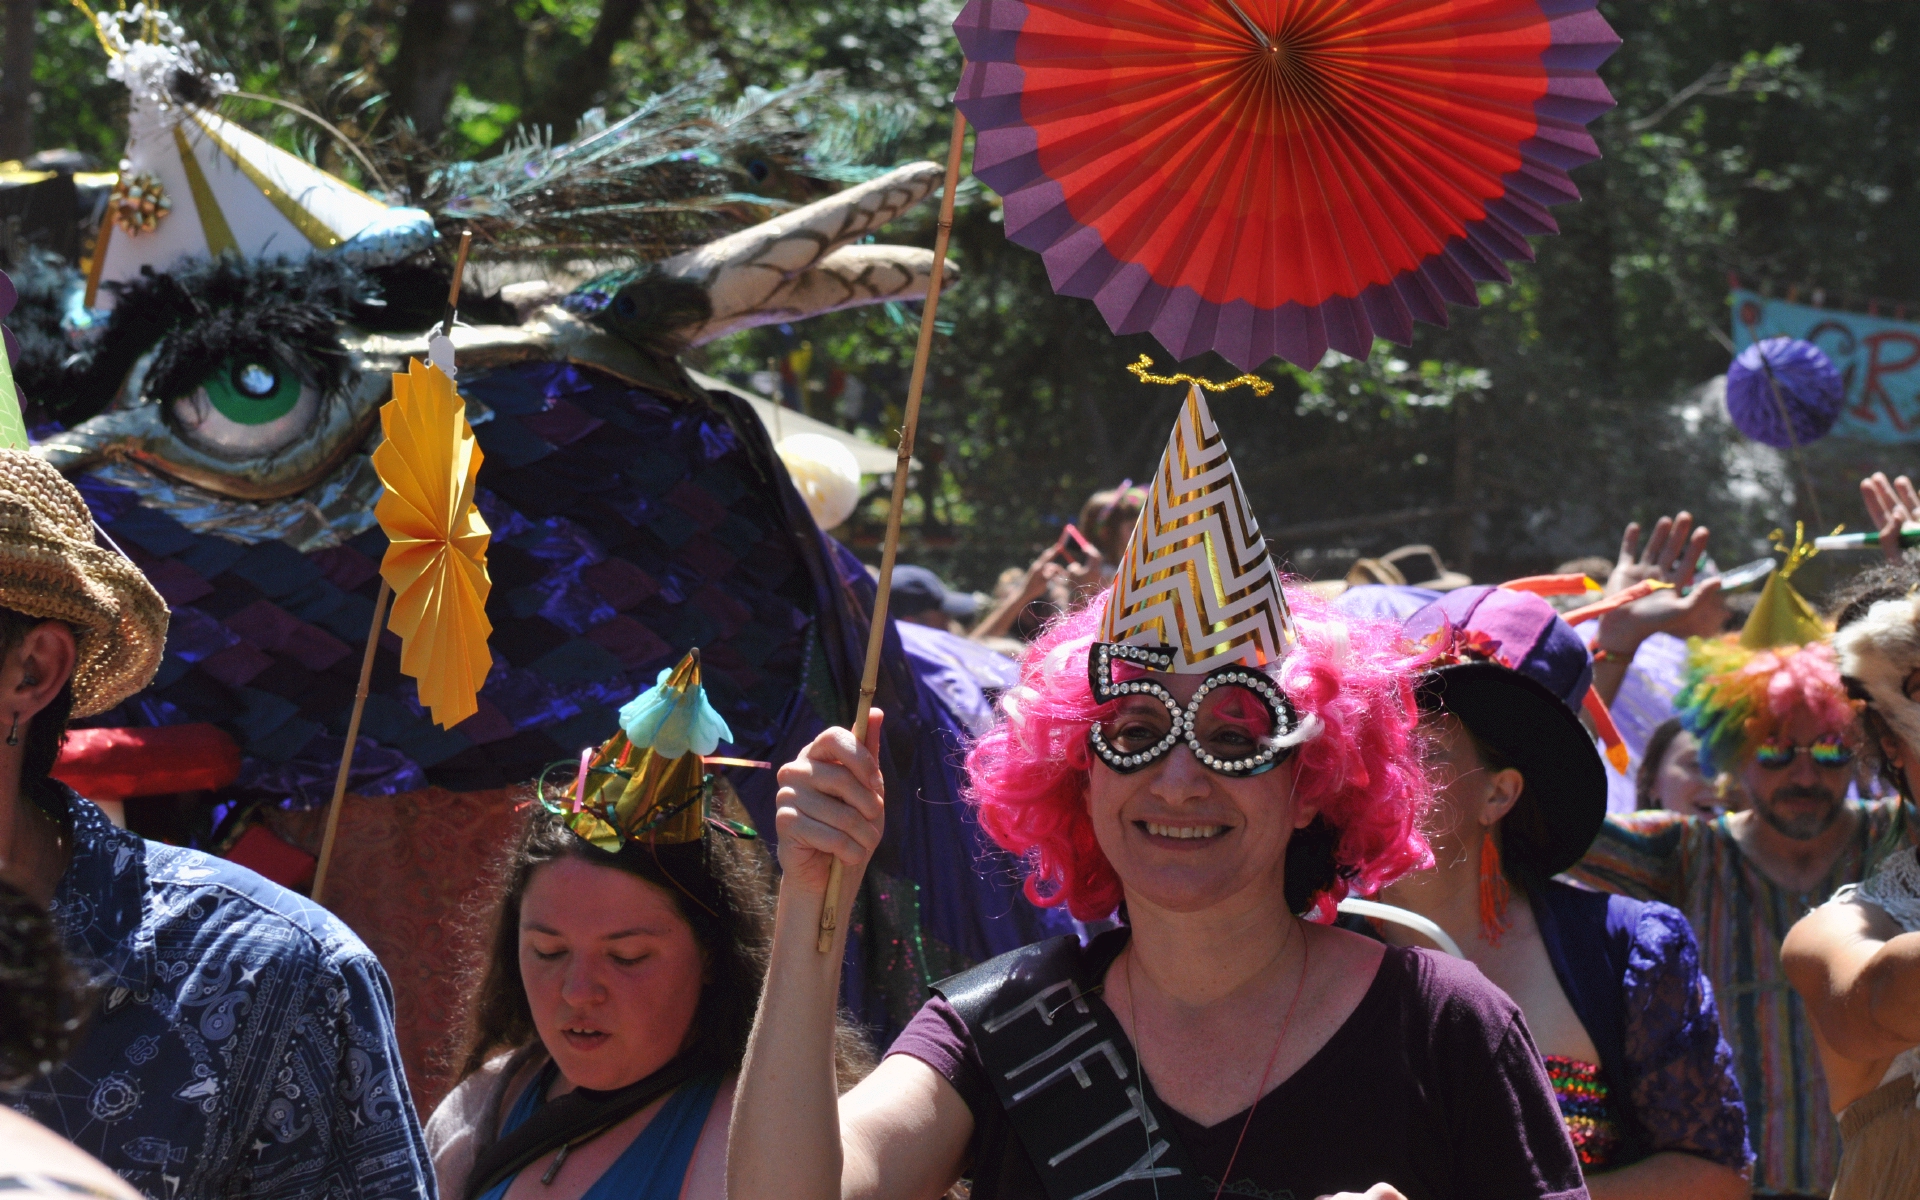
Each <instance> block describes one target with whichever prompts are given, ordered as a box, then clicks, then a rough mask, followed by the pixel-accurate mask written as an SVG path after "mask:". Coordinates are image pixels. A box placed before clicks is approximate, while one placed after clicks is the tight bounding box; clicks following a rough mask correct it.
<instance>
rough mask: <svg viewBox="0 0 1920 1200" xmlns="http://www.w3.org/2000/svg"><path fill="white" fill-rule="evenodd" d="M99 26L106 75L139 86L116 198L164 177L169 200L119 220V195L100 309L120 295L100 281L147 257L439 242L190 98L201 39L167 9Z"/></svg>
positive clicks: (391, 258) (97, 257)
mask: <svg viewBox="0 0 1920 1200" xmlns="http://www.w3.org/2000/svg"><path fill="white" fill-rule="evenodd" d="M129 18H137V19H129ZM94 24H95V27H96V28H97V29H98V30H99V33H100V41H101V44H102V45H103V46H104V47H105V48H106V50H107V53H108V54H109V55H110V56H111V58H112V62H111V63H110V64H109V65H108V67H107V74H108V75H109V76H110V77H112V78H114V79H116V80H118V81H120V82H121V83H124V84H126V86H127V89H128V91H130V92H131V93H132V103H131V106H130V113H129V120H128V124H129V126H130V127H131V128H130V130H129V134H130V136H129V139H128V143H127V150H126V155H125V159H124V161H122V163H121V165H120V178H121V185H120V190H119V191H118V192H116V200H118V199H119V197H120V195H121V194H122V193H124V192H125V191H126V190H127V189H128V188H129V187H135V186H137V187H139V188H140V189H141V190H142V191H143V192H144V193H146V194H147V197H148V198H149V199H151V198H152V195H153V193H154V192H155V190H156V185H157V191H158V194H159V195H160V196H163V197H164V201H163V203H164V205H165V207H164V209H162V210H160V211H159V212H158V213H157V214H156V213H153V211H152V209H153V206H152V205H151V204H150V205H149V206H148V207H149V219H148V220H146V221H144V222H140V221H134V222H130V221H125V220H120V219H117V218H116V213H115V211H113V209H114V206H113V205H109V212H108V215H107V219H106V220H105V221H104V222H102V224H101V227H100V233H99V240H98V241H97V242H96V243H95V247H94V255H93V270H92V272H91V274H90V276H89V278H88V288H87V291H88V295H87V303H88V305H89V306H90V307H91V306H93V305H95V304H102V305H110V304H111V297H112V292H111V291H101V290H100V287H99V285H100V284H102V283H113V282H121V281H126V280H131V279H134V278H137V277H138V276H139V274H140V270H141V268H142V267H152V268H153V269H154V270H155V271H166V270H169V269H171V268H173V267H175V266H177V265H178V264H180V263H181V262H184V261H186V260H188V259H193V258H205V257H215V256H218V255H221V254H238V255H240V256H241V257H244V258H259V257H285V258H292V259H301V258H306V257H308V256H309V255H312V254H336V255H339V256H341V257H343V258H345V259H346V260H347V261H349V262H352V263H354V264H355V265H360V266H379V265H382V264H385V263H390V262H397V261H399V260H400V259H403V258H406V257H409V256H411V255H413V254H418V253H420V252H421V251H423V250H426V249H428V248H429V247H431V246H432V244H433V239H434V232H433V221H432V218H431V217H429V216H428V215H427V214H426V213H425V212H423V211H421V210H420V209H417V208H400V207H394V206H390V205H387V204H384V203H382V202H381V201H379V200H376V199H374V198H373V197H372V196H369V195H367V194H366V193H365V192H363V191H361V190H360V189H358V188H356V187H354V186H353V185H351V184H349V183H347V182H346V181H344V180H341V179H337V178H335V177H334V176H332V175H329V174H327V173H326V172H325V171H322V170H320V169H319V168H318V167H315V166H314V165H313V164H311V163H309V162H306V161H305V160H303V159H300V158H298V157H296V156H294V155H292V154H289V153H287V152H286V151H285V150H282V149H280V148H279V147H277V146H275V145H273V144H272V143H270V142H267V141H266V140H265V139H263V138H260V137H258V136H256V135H255V134H253V133H250V132H248V131H247V130H246V129H244V128H242V127H241V126H239V125H237V124H235V123H234V122H232V121H229V120H227V119H226V118H225V117H222V116H220V115H219V114H218V113H216V112H213V111H212V110H211V109H209V108H206V107H203V106H201V105H200V104H196V103H191V102H188V101H184V100H182V99H180V98H179V97H178V96H177V95H176V94H175V93H176V91H177V90H178V89H177V86H176V80H177V79H179V78H180V77H181V75H182V73H185V74H187V75H191V74H193V73H194V72H195V70H196V68H195V65H194V62H193V57H194V52H195V51H196V50H197V47H196V46H195V45H194V43H192V42H189V41H187V40H186V38H185V35H184V33H183V32H182V31H181V29H180V27H179V26H178V25H177V24H175V23H174V22H173V20H172V19H171V18H169V17H168V16H167V15H166V14H165V13H161V12H156V11H153V10H150V9H146V8H145V7H144V6H143V7H140V8H136V9H133V10H131V11H129V12H120V13H109V12H102V13H100V14H98V15H97V16H95V17H94ZM129 31H132V32H133V33H134V34H135V35H137V36H129ZM201 78H202V79H203V80H205V79H206V77H205V76H201ZM207 82H208V83H210V85H211V90H212V92H213V93H214V94H215V95H218V94H221V93H223V92H227V91H231V90H232V89H233V85H232V82H231V80H228V79H224V78H219V77H216V78H213V79H211V80H208V81H207ZM156 217H157V219H155V218H156ZM143 226H144V227H143ZM96 295H97V297H98V298H97V299H96Z"/></svg>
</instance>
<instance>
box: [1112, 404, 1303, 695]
mask: <svg viewBox="0 0 1920 1200" xmlns="http://www.w3.org/2000/svg"><path fill="white" fill-rule="evenodd" d="M1101 640H1102V641H1107V642H1119V643H1123V644H1126V645H1132V646H1169V647H1171V648H1172V650H1173V666H1172V668H1171V669H1172V670H1173V671H1174V672H1175V673H1177V674H1189V675H1190V674H1205V673H1207V672H1209V671H1216V670H1219V669H1220V668H1221V667H1225V666H1230V665H1232V664H1234V663H1240V664H1244V665H1246V666H1250V667H1264V666H1266V665H1268V664H1269V663H1272V662H1274V661H1276V660H1278V659H1279V658H1280V657H1281V656H1282V655H1284V654H1285V653H1286V652H1287V649H1288V647H1289V646H1291V645H1292V643H1293V616H1292V614H1291V613H1289V612H1288V611H1287V601H1286V597H1285V596H1284V595H1283V594H1282V593H1281V591H1280V577H1279V573H1278V572H1277V571H1276V570H1275V568H1274V565H1273V559H1272V558H1271V557H1270V556H1269V555H1268V554H1267V543H1266V542H1265V541H1264V540H1263V539H1262V538H1261V537H1260V526H1259V523H1258V522H1256V521H1255V520H1254V519H1253V510H1252V509H1251V508H1250V507H1249V506H1248V504H1247V497H1246V492H1245V491H1244V489H1242V488H1241V486H1240V476H1239V474H1238V473H1237V472H1235V471H1234V469H1233V459H1232V458H1230V457H1229V456H1228V454H1227V445H1226V442H1225V441H1223V440H1222V439H1221V437H1220V430H1219V427H1218V426H1216V425H1215V424H1214V423H1213V414H1212V413H1210V412H1208V411H1207V402H1206V399H1205V397H1204V396H1202V395H1201V393H1200V389H1199V388H1197V387H1193V388H1190V389H1189V390H1188V392H1187V403H1186V405H1185V406H1184V407H1183V408H1182V409H1181V410H1180V420H1179V422H1178V423H1177V424H1176V425H1175V426H1174V428H1173V436H1172V438H1171V439H1170V440H1169V441H1168V442H1167V452H1166V454H1165V455H1164V456H1162V458H1161V459H1160V470H1159V472H1158V473H1157V474H1155V476H1154V479H1153V487H1152V489H1151V491H1150V492H1149V494H1148V496H1147V504H1146V507H1145V508H1144V509H1142V510H1141V513H1140V523H1139V524H1138V525H1136V526H1135V527H1134V530H1133V537H1132V539H1131V540H1130V541H1129V542H1128V543H1127V550H1126V553H1125V554H1123V555H1122V556H1121V558H1120V566H1119V572H1118V574H1117V575H1116V576H1115V577H1114V581H1113V591H1112V593H1111V594H1110V595H1109V596H1108V598H1107V614H1106V619H1105V622H1104V624H1103V626H1102V630H1101Z"/></svg>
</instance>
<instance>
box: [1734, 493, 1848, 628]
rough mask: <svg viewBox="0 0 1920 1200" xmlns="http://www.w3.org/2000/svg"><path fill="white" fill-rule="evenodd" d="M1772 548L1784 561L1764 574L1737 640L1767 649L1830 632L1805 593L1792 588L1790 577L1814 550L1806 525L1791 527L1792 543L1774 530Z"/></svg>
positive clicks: (1812, 554) (1811, 555)
mask: <svg viewBox="0 0 1920 1200" xmlns="http://www.w3.org/2000/svg"><path fill="white" fill-rule="evenodd" d="M1773 536H1774V539H1775V541H1774V549H1776V550H1781V551H1784V552H1785V553H1786V556H1787V561H1786V562H1784V563H1782V564H1781V566H1780V569H1779V570H1777V571H1775V572H1774V573H1773V574H1772V575H1769V576H1768V577H1767V585H1766V586H1765V587H1764V588H1762V589H1761V590H1760V599H1759V600H1757V601H1755V602H1754V605H1753V612H1752V614H1751V615H1749V616H1748V617H1747V623H1746V624H1745V625H1744V626H1742V627H1741V629H1740V644H1741V645H1742V646H1744V647H1745V648H1746V649H1748V650H1768V649H1772V648H1773V647H1775V646H1804V645H1806V644H1807V643H1809V642H1817V641H1819V640H1820V639H1822V638H1824V637H1826V636H1827V634H1829V633H1830V632H1832V631H1831V630H1829V629H1828V628H1827V624H1826V622H1825V621H1822V620H1821V619H1820V614H1818V613H1816V612H1814V611H1813V605H1811V604H1808V603H1807V601H1806V597H1804V596H1802V595H1801V594H1800V593H1799V592H1797V591H1795V590H1794V587H1793V584H1792V583H1791V582H1790V579H1791V577H1792V575H1793V573H1794V572H1795V571H1797V570H1799V569H1800V568H1801V567H1802V566H1804V565H1805V564H1806V561H1807V560H1808V559H1810V558H1812V557H1813V556H1814V555H1815V554H1816V553H1818V551H1816V550H1815V549H1814V547H1813V543H1811V542H1809V541H1807V538H1806V526H1805V525H1801V524H1796V525H1794V527H1793V546H1792V547H1791V548H1789V547H1788V546H1786V545H1785V544H1784V538H1785V535H1784V534H1782V533H1781V531H1779V530H1777V529H1776V530H1775V531H1774V535H1773Z"/></svg>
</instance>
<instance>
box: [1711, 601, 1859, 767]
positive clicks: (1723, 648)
mask: <svg viewBox="0 0 1920 1200" xmlns="http://www.w3.org/2000/svg"><path fill="white" fill-rule="evenodd" d="M1673 706H1674V710H1675V711H1676V712H1677V713H1678V714H1679V716H1680V721H1681V724H1683V725H1685V726H1686V727H1687V732H1689V733H1691V734H1693V736H1694V737H1696V738H1698V739H1699V740H1700V770H1701V771H1702V773H1704V774H1705V775H1706V777H1707V778H1709V779H1712V778H1714V777H1716V776H1718V775H1721V774H1724V773H1726V772H1729V771H1736V770H1738V769H1739V768H1740V766H1741V765H1742V764H1743V763H1745V762H1746V760H1747V759H1748V757H1749V756H1751V755H1752V754H1753V752H1754V751H1755V750H1756V749H1758V748H1759V747H1760V745H1761V744H1762V743H1764V742H1766V741H1768V740H1769V739H1771V738H1772V737H1773V736H1774V735H1775V734H1777V733H1778V732H1779V731H1780V728H1781V726H1783V725H1785V724H1786V723H1787V722H1788V721H1789V720H1791V719H1792V717H1793V715H1794V714H1795V713H1796V712H1805V713H1809V714H1811V715H1812V716H1813V717H1814V718H1815V719H1816V720H1818V721H1819V722H1820V724H1821V725H1822V726H1823V727H1825V728H1827V729H1829V730H1841V729H1845V728H1846V727H1847V726H1848V725H1850V724H1851V723H1852V721H1853V716H1854V702H1853V701H1852V700H1849V699H1848V698H1847V687H1846V684H1845V683H1843V682H1841V679H1840V669H1839V666H1838V665H1837V664H1836V663H1835V661H1834V656H1833V647H1832V646H1829V645H1828V644H1827V643H1826V642H1824V641H1820V642H1811V643H1809V644H1807V645H1804V646H1772V647H1768V648H1767V649H1764V650H1754V649H1751V648H1749V647H1747V646H1743V645H1741V644H1740V642H1739V640H1738V639H1737V638H1736V637H1734V636H1732V635H1728V636H1726V637H1724V638H1713V639H1711V640H1709V639H1704V638H1695V639H1693V641H1692V642H1691V643H1690V644H1689V645H1688V648H1687V676H1686V682H1685V684H1684V685H1683V686H1682V687H1681V689H1680V694H1679V695H1677V696H1675V697H1674V701H1673Z"/></svg>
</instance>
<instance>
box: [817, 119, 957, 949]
mask: <svg viewBox="0 0 1920 1200" xmlns="http://www.w3.org/2000/svg"><path fill="white" fill-rule="evenodd" d="M966 140H967V119H966V118H965V117H964V116H961V115H960V110H959V109H955V110H954V113H953V138H952V140H951V141H949V142H948V143H947V181H946V190H945V192H944V193H943V194H942V195H941V197H940V221H939V224H938V226H937V229H938V232H937V233H936V234H935V236H934V239H933V276H932V278H930V279H928V280H927V302H926V304H925V305H923V306H922V307H921V310H920V340H919V342H918V344H916V345H915V346H914V348H913V376H912V378H911V380H910V381H909V382H908V384H907V411H906V417H905V420H904V421H903V422H902V423H901V426H900V454H899V457H898V458H896V459H895V460H894V467H893V507H892V508H891V509H889V510H888V512H887V538H886V541H885V542H883V543H882V544H881V548H880V579H879V583H878V588H879V590H878V591H877V592H876V593H875V595H874V598H873V624H872V625H871V626H869V627H868V629H867V663H866V669H865V670H863V671H862V672H861V675H860V700H859V702H858V703H857V704H856V705H855V706H854V710H853V737H854V740H855V741H857V742H860V743H861V744H862V745H864V744H865V743H866V740H867V714H868V713H869V712H870V711H871V710H872V708H873V694H874V693H875V692H876V691H878V690H879V687H880V649H881V647H882V646H883V645H884V644H885V643H886V640H887V593H888V589H890V588H891V587H892V586H893V560H894V557H895V556H896V555H897V554H898V553H899V550H900V511H901V509H903V508H905V507H906V504H907V468H908V467H909V466H910V465H911V463H912V460H913V435H914V431H915V430H916V429H918V428H919V425H920V395H921V393H922V392H923V391H925V390H926V385H927V356H928V355H929V354H931V353H932V352H933V321H934V317H935V316H936V315H938V313H939V312H940V277H941V276H942V275H943V274H945V272H946V269H947V239H948V238H949V237H951V236H952V234H953V193H954V191H955V189H956V188H957V187H958V186H959V183H960V154H961V151H962V149H963V148H964V147H965V145H966ZM845 874H846V870H845V868H844V867H842V866H841V863H840V860H839V859H837V858H836V859H834V860H833V865H832V866H831V867H830V868H828V871H827V894H826V897H825V899H824V900H823V901H822V903H821V906H820V941H819V943H818V949H819V951H820V953H822V954H825V953H827V952H828V951H830V950H832V949H833V934H834V931H835V930H836V929H838V928H839V927H840V902H841V900H842V899H843V897H842V896H841V895H840V892H841V889H842V885H843V883H844V878H843V877H844V876H845Z"/></svg>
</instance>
